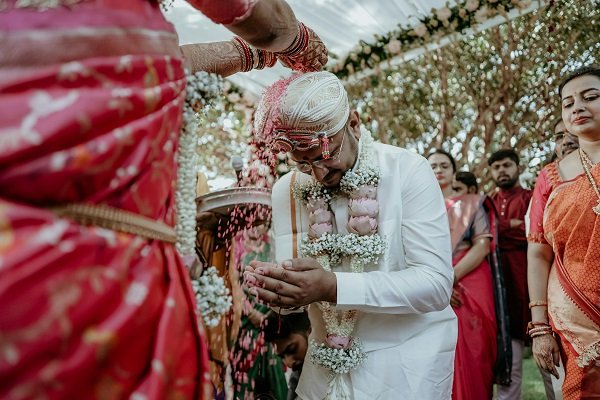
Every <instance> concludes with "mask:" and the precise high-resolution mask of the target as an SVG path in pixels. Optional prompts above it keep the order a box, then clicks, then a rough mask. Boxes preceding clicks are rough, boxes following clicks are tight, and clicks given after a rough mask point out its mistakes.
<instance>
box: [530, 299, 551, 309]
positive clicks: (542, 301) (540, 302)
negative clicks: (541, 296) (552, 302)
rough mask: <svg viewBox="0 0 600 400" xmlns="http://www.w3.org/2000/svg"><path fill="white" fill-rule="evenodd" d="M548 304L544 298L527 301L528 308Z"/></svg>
mask: <svg viewBox="0 0 600 400" xmlns="http://www.w3.org/2000/svg"><path fill="white" fill-rule="evenodd" d="M547 306H548V302H546V301H544V300H534V301H530V302H529V308H533V307H547Z"/></svg>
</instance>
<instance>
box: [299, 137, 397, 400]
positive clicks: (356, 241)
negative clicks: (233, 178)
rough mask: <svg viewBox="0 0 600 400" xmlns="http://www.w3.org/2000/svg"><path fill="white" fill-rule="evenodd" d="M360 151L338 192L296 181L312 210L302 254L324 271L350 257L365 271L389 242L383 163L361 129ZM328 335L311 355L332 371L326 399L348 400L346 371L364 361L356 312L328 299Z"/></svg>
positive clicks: (354, 266)
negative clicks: (337, 222) (342, 216)
mask: <svg viewBox="0 0 600 400" xmlns="http://www.w3.org/2000/svg"><path fill="white" fill-rule="evenodd" d="M359 145H360V148H361V149H360V153H359V154H360V155H359V159H358V161H357V168H356V170H349V171H346V173H345V174H344V176H343V177H342V180H341V181H340V188H339V190H336V191H332V190H330V189H328V188H326V187H325V186H323V185H322V184H321V183H319V182H317V181H316V180H314V179H312V180H311V181H308V182H305V183H296V184H295V185H294V187H293V189H292V190H293V193H294V196H295V197H296V198H297V199H299V200H302V201H303V202H305V204H306V206H307V208H308V210H309V212H310V214H309V224H310V231H309V234H308V237H306V238H304V240H303V241H302V244H301V245H300V253H301V254H302V255H303V256H304V257H312V258H315V259H316V260H317V262H318V263H319V264H320V265H321V266H322V267H323V269H325V270H326V271H331V269H332V266H335V265H338V264H340V263H341V262H342V259H343V258H344V257H348V258H350V267H351V270H352V272H356V273H361V272H363V271H364V267H365V265H366V264H369V263H374V262H377V261H378V260H379V258H380V256H381V255H383V254H384V252H385V248H386V243H385V241H384V239H383V238H382V237H381V236H380V235H379V234H378V233H377V220H376V217H377V214H378V211H379V205H378V203H377V200H376V193H377V184H378V183H379V167H378V166H377V163H376V162H375V160H374V157H373V138H372V137H371V135H370V133H369V132H368V131H366V130H363V132H362V135H361V140H360V143H359ZM340 194H343V195H345V196H348V197H349V199H350V201H349V205H348V207H349V220H348V231H349V232H350V233H348V234H338V233H333V225H332V221H333V214H332V213H331V211H330V209H331V207H330V204H329V203H330V202H331V200H332V199H333V198H334V197H335V196H337V195H340ZM319 308H320V309H321V311H322V315H323V320H324V321H325V328H326V331H327V338H326V340H325V343H320V344H317V343H316V342H314V341H311V346H310V347H311V353H310V354H311V359H312V361H313V362H314V363H315V364H317V365H320V366H322V367H324V368H326V369H328V370H329V372H330V380H329V388H328V392H327V395H326V397H325V399H332V400H333V399H336V400H337V399H349V390H348V388H347V387H346V385H345V383H344V380H343V375H344V374H347V373H348V372H350V371H352V370H353V369H355V368H357V367H358V366H359V365H360V364H362V362H363V361H364V360H365V359H366V353H365V352H364V350H363V347H362V343H361V342H360V340H359V339H358V338H355V337H352V332H353V331H354V326H355V324H356V318H357V314H358V312H357V311H356V310H349V311H344V312H342V315H341V318H340V319H339V320H338V312H337V311H336V310H335V307H333V306H332V305H331V304H330V303H328V302H320V303H319Z"/></svg>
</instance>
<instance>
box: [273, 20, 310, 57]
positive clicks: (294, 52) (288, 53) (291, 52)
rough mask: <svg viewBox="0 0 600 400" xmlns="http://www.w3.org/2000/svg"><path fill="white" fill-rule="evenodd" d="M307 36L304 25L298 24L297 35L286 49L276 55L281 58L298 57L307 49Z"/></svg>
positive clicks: (306, 29)
mask: <svg viewBox="0 0 600 400" xmlns="http://www.w3.org/2000/svg"><path fill="white" fill-rule="evenodd" d="M308 36H309V34H308V28H307V27H306V25H304V24H303V23H302V22H298V35H296V38H295V39H294V41H293V42H292V44H290V45H289V47H288V48H287V49H285V50H283V51H280V52H278V53H277V55H278V56H282V57H298V56H299V55H300V54H302V53H303V52H304V51H305V50H306V49H307V48H308Z"/></svg>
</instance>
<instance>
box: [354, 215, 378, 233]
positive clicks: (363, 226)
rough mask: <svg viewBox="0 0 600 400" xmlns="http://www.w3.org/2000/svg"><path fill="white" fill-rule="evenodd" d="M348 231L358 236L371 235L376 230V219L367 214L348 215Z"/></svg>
mask: <svg viewBox="0 0 600 400" xmlns="http://www.w3.org/2000/svg"><path fill="white" fill-rule="evenodd" d="M348 232H350V233H356V234H357V235H360V236H365V235H372V234H374V233H376V232H377V220H376V219H375V218H372V217H369V216H367V215H361V216H359V217H350V220H348Z"/></svg>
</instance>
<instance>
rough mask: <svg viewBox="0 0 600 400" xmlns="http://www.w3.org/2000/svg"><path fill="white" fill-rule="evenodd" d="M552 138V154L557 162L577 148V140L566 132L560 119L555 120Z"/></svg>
mask: <svg viewBox="0 0 600 400" xmlns="http://www.w3.org/2000/svg"><path fill="white" fill-rule="evenodd" d="M552 138H553V140H554V154H556V159H557V160H558V161H560V160H562V159H563V158H565V157H566V156H568V155H569V154H571V153H572V152H574V151H575V150H577V149H578V148H579V139H578V138H577V136H575V135H572V134H570V133H569V132H568V131H567V130H566V128H565V123H564V122H563V120H562V118H557V120H556V122H555V123H554V135H553V137H552Z"/></svg>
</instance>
